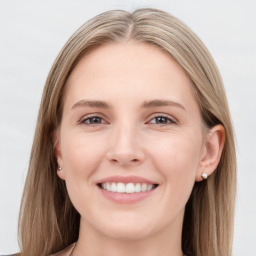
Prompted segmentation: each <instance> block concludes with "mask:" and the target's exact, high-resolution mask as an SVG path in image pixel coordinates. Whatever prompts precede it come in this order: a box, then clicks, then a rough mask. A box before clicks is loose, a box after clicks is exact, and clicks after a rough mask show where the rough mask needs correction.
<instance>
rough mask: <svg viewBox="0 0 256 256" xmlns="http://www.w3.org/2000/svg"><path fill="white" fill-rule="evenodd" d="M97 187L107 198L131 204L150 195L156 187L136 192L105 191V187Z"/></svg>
mask: <svg viewBox="0 0 256 256" xmlns="http://www.w3.org/2000/svg"><path fill="white" fill-rule="evenodd" d="M98 189H99V190H100V191H101V193H102V194H103V195H104V196H105V197H106V198H108V199H109V200H111V201H113V202H115V203H119V204H132V203H136V202H139V201H141V200H143V199H145V198H147V197H148V196H150V195H151V194H152V193H154V191H155V190H156V189H157V188H154V189H152V190H149V191H145V192H138V193H117V192H112V191H107V190H105V189H101V188H99V187H98Z"/></svg>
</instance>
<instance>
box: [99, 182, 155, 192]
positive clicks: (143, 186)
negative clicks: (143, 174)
mask: <svg viewBox="0 0 256 256" xmlns="http://www.w3.org/2000/svg"><path fill="white" fill-rule="evenodd" d="M97 185H98V187H99V188H101V189H103V190H106V191H110V192H114V193H127V194H132V193H142V192H146V191H151V190H153V189H155V188H157V187H158V184H150V183H132V182H129V183H123V182H103V183H98V184H97Z"/></svg>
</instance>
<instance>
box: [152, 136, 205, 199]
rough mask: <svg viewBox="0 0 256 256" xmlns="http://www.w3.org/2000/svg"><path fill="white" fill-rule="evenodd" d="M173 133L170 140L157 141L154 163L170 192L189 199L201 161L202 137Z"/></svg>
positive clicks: (153, 152) (153, 154)
mask: <svg viewBox="0 0 256 256" xmlns="http://www.w3.org/2000/svg"><path fill="white" fill-rule="evenodd" d="M195 135H196V134H191V135H190V134H186V135H184V136H181V135H176V134H172V135H171V136H170V138H168V140H165V141H163V142H162V143H159V142H158V143H155V145H154V147H152V148H153V149H154V151H152V152H151V155H152V159H153V161H154V165H155V166H156V168H157V169H158V170H159V172H161V174H162V176H163V178H164V182H165V183H166V188H167V190H168V193H170V194H171V195H173V196H174V198H175V195H178V196H177V199H179V198H181V197H183V198H184V200H187V199H188V197H189V195H190V193H191V190H192V188H193V185H194V183H195V177H196V171H197V169H198V166H199V162H200V155H201V137H200V136H199V135H197V136H195Z"/></svg>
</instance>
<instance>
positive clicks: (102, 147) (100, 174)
mask: <svg viewBox="0 0 256 256" xmlns="http://www.w3.org/2000/svg"><path fill="white" fill-rule="evenodd" d="M224 137H225V136H224V130H223V127H222V126H221V125H217V126H215V127H213V128H212V129H211V130H207V129H206V128H204V126H203V125H202V120H201V115H200V110H199V106H198V104H197V102H196V99H195V97H194V95H193V91H192V82H191V81H190V79H189V78H188V77H187V76H186V74H185V72H184V71H183V69H182V68H180V67H179V65H178V64H177V63H176V62H175V61H174V60H173V59H172V58H171V57H170V56H169V55H167V54H166V53H164V52H162V51H161V50H160V49H158V48H156V47H155V46H151V45H147V44H144V43H138V42H134V41H128V42H123V43H115V44H114V43H113V44H108V45H104V46H101V47H99V48H98V49H96V50H94V51H92V52H90V53H89V54H87V55H86V56H84V57H83V58H82V59H81V60H80V61H79V63H78V64H77V66H76V67H75V69H74V70H73V71H72V73H71V75H70V77H69V79H68V81H67V87H66V90H65V95H64V105H63V118H62V121H61V125H60V127H59V129H58V130H56V131H55V139H56V148H55V151H56V157H57V161H58V164H59V166H61V167H62V170H61V171H58V175H59V177H60V178H61V179H63V180H65V182H66V185H67V189H68V193H69V196H70V198H71V201H72V203H73V205H74V207H75V208H76V209H77V211H78V212H79V213H80V215H81V222H80V232H79V239H78V242H77V245H76V247H75V249H74V251H73V253H72V255H73V256H79V255H105V256H120V255H122V256H126V255H129V256H130V255H140V256H144V255H147V256H150V255H152V256H153V255H154V256H155V255H161V256H165V255H168V256H181V255H183V254H182V250H181V232H182V221H183V216H184V208H185V205H186V202H187V200H188V198H189V196H190V194H191V191H192V188H193V185H194V183H195V181H197V182H200V181H202V178H201V174H202V173H203V172H206V173H207V174H208V175H210V174H211V173H212V172H213V171H214V170H215V169H216V167H217V165H218V162H219V159H220V156H221V152H222V149H223V144H224ZM135 176H136V177H135ZM105 179H107V180H105ZM142 179H146V180H143V181H142ZM105 181H108V183H110V184H112V183H116V184H117V183H118V182H120V183H123V184H125V185H126V184H127V183H134V185H136V184H137V183H140V184H141V185H142V183H146V185H147V186H150V185H153V188H152V187H151V188H150V189H152V190H150V191H148V192H143V191H140V192H138V193H137V192H134V193H130V194H128V193H123V192H120V193H118V192H112V191H107V190H106V189H103V188H101V185H102V186H103V185H104V183H106V182H105ZM117 195H119V196H117ZM141 195H142V196H141ZM144 195H145V196H144Z"/></svg>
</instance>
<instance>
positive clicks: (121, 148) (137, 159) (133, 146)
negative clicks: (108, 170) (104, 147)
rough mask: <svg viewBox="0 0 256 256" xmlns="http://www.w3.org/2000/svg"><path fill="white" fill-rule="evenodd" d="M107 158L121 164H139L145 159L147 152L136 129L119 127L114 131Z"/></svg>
mask: <svg viewBox="0 0 256 256" xmlns="http://www.w3.org/2000/svg"><path fill="white" fill-rule="evenodd" d="M106 156H107V159H108V160H109V161H110V162H112V163H113V164H119V165H120V166H134V165H139V164H141V163H142V162H144V160H145V152H144V149H143V147H142V145H141V140H140V136H139V134H138V131H136V129H132V128H128V127H127V126H126V127H124V128H121V127H120V128H118V129H116V130H115V131H113V132H112V134H111V137H110V143H109V146H108V151H107V154H106Z"/></svg>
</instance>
